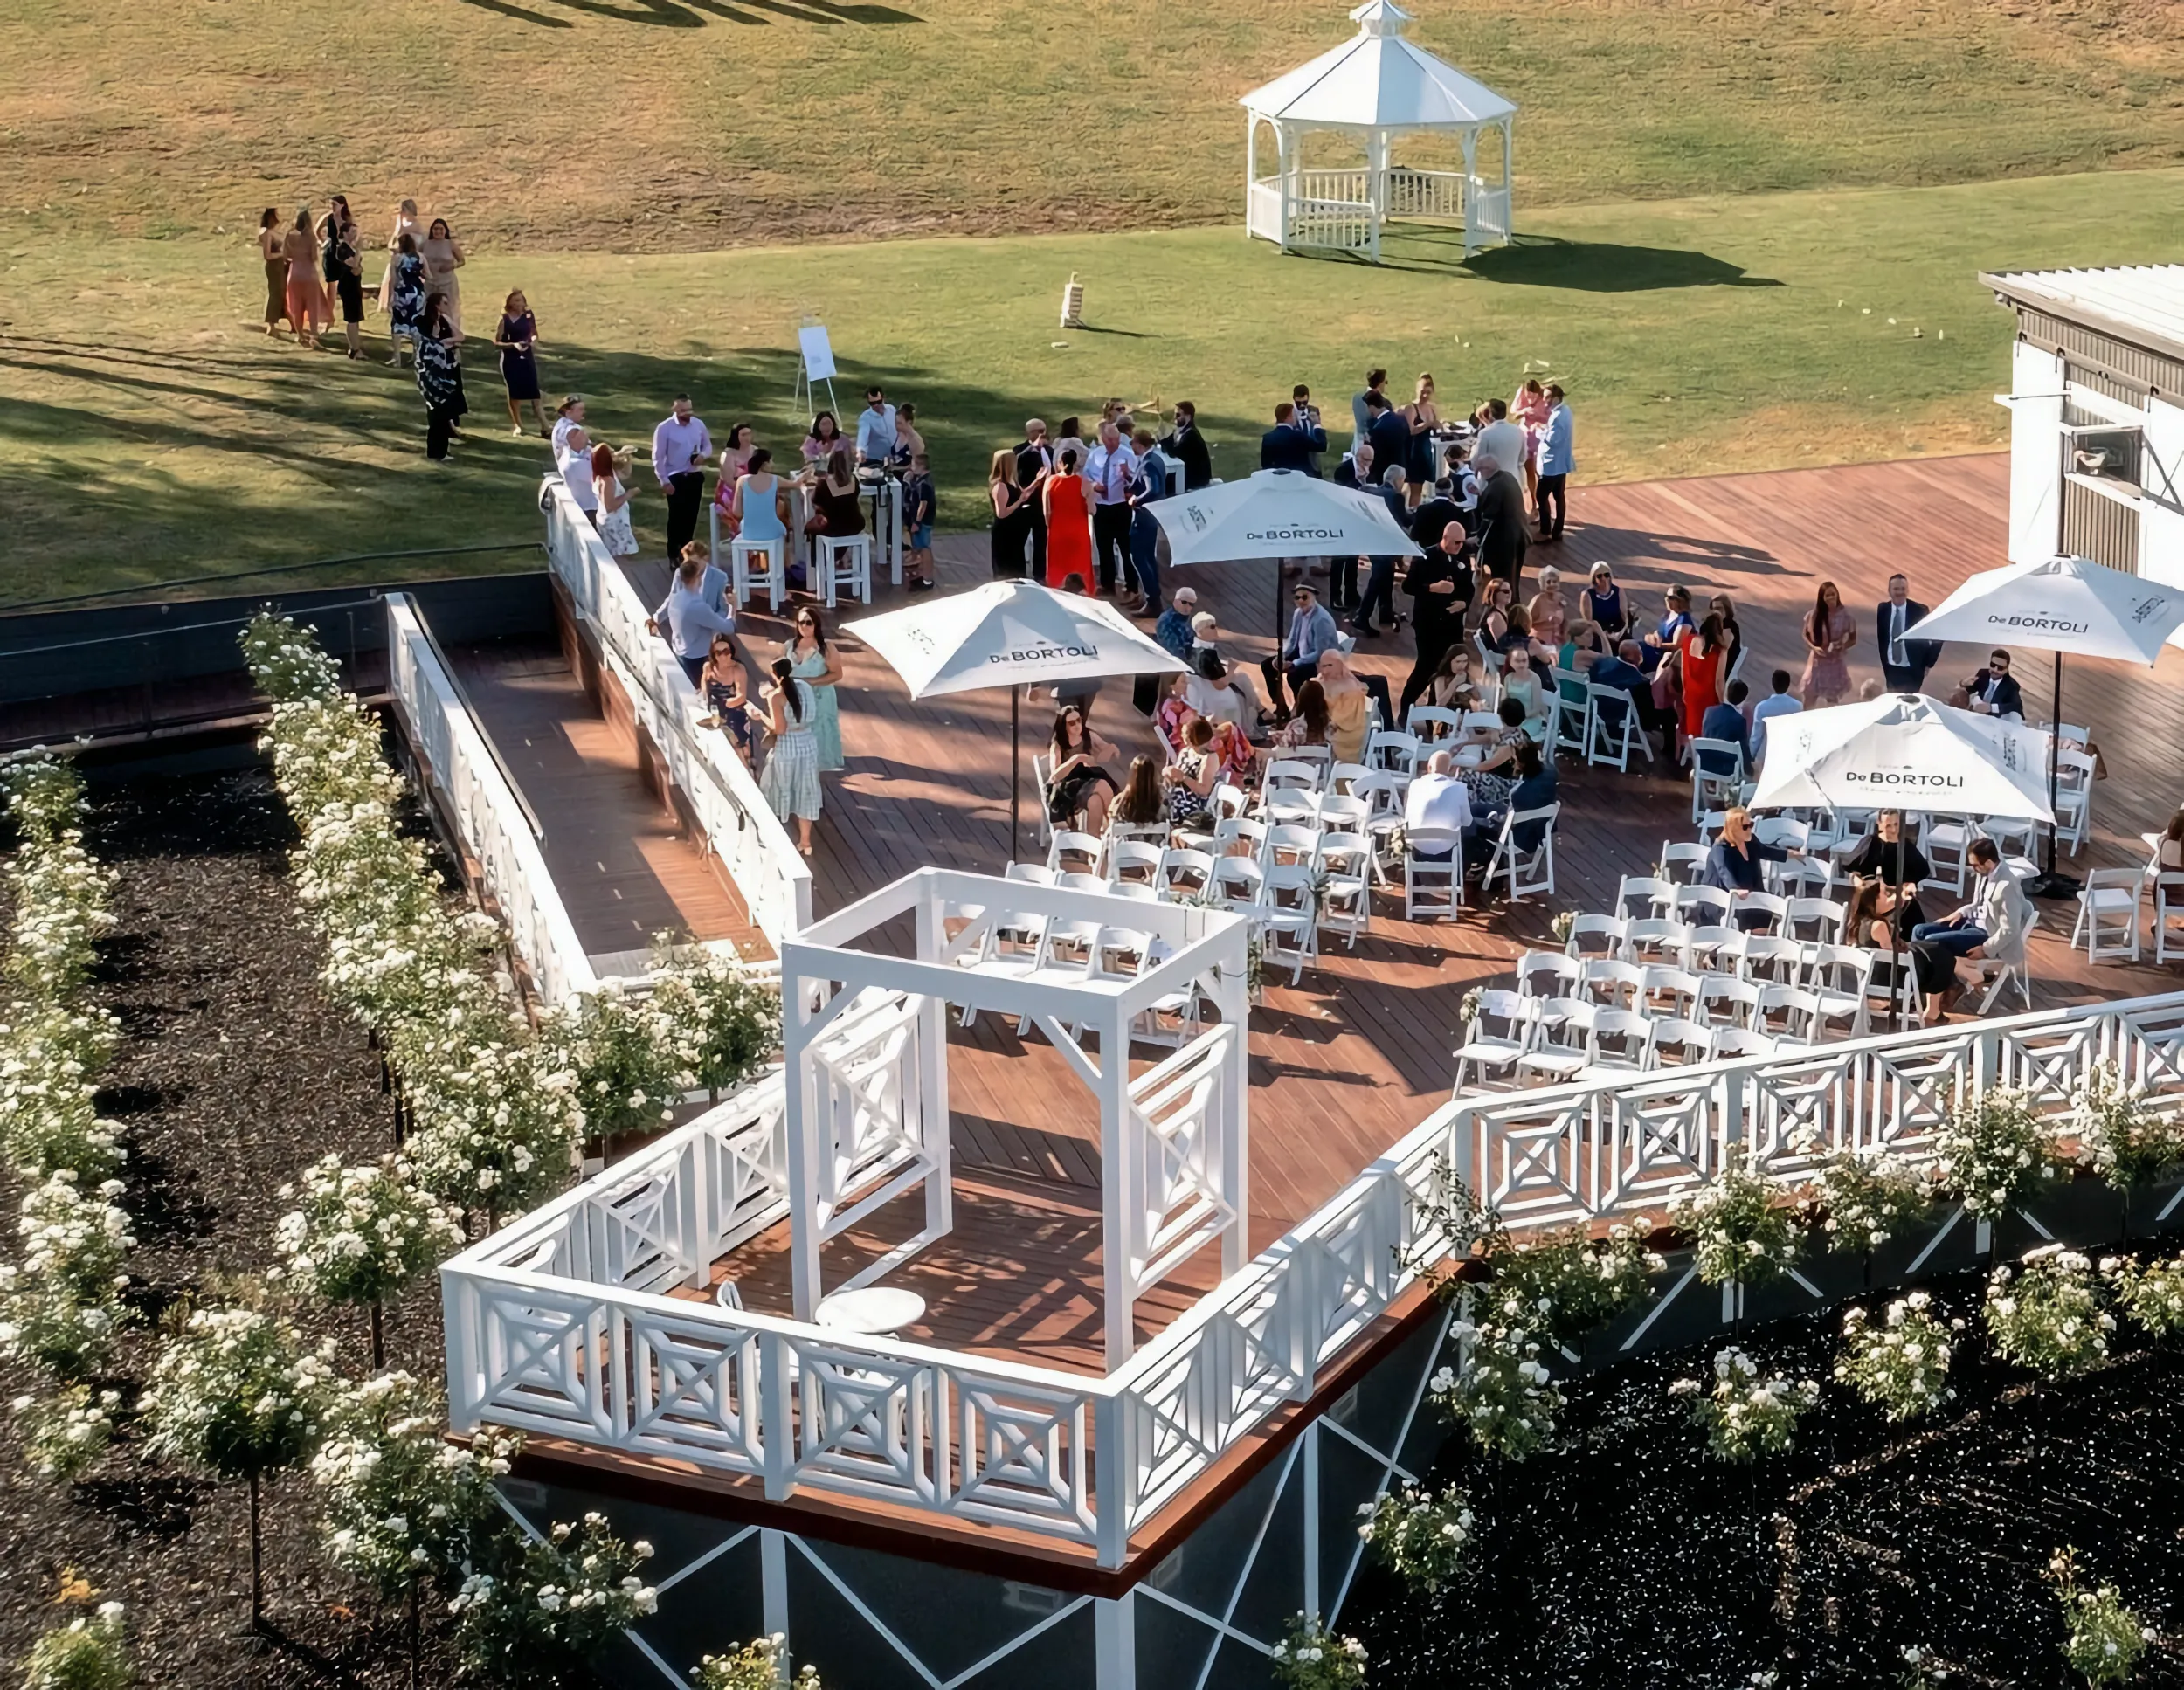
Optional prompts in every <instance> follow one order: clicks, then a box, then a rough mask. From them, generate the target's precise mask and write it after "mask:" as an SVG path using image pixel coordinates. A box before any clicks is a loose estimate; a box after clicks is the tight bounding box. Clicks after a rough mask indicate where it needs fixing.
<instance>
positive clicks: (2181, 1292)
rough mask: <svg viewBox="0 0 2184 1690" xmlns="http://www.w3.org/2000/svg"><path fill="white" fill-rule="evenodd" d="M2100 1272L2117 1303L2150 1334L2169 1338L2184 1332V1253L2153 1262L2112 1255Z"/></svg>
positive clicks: (2101, 1266) (2102, 1264)
mask: <svg viewBox="0 0 2184 1690" xmlns="http://www.w3.org/2000/svg"><path fill="white" fill-rule="evenodd" d="M2100 1271H2101V1276H2102V1278H2104V1279H2105V1280H2107V1281H2108V1282H2109V1284H2110V1286H2111V1287H2112V1288H2113V1289H2114V1291H2115V1293H2116V1303H2117V1306H2118V1307H2120V1308H2121V1309H2122V1310H2123V1311H2124V1313H2125V1314H2128V1315H2130V1316H2131V1318H2132V1320H2133V1321H2137V1322H2138V1323H2139V1325H2140V1326H2141V1327H2143V1328H2146V1331H2147V1332H2148V1333H2150V1334H2152V1335H2153V1336H2154V1337H2156V1338H2167V1337H2172V1336H2174V1335H2175V1334H2177V1333H2178V1332H2184V1256H2172V1257H2169V1258H2168V1259H2166V1260H2160V1261H2150V1262H2139V1261H2132V1260H2131V1259H2129V1258H2127V1257H2125V1258H2118V1257H2115V1256H2111V1257H2108V1258H2107V1259H2105V1260H2104V1261H2103V1262H2102V1263H2101V1265H2100Z"/></svg>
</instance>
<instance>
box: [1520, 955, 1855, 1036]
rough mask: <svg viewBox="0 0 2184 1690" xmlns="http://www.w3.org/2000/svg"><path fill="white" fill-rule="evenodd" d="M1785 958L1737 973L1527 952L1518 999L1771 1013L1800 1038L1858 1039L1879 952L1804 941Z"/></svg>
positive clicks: (1716, 1019)
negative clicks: (1775, 969) (1776, 966)
mask: <svg viewBox="0 0 2184 1690" xmlns="http://www.w3.org/2000/svg"><path fill="white" fill-rule="evenodd" d="M1803 950H1804V953H1805V954H1804V955H1801V956H1800V957H1797V958H1795V959H1794V960H1793V959H1791V958H1788V957H1785V958H1784V959H1783V961H1784V962H1785V964H1786V966H1785V968H1784V969H1783V970H1782V971H1781V972H1780V973H1768V974H1752V975H1739V974H1731V973H1729V972H1726V971H1724V970H1719V969H1691V968H1683V967H1678V966H1677V965H1676V964H1675V963H1672V962H1626V961H1624V960H1623V959H1622V958H1621V957H1617V956H1591V957H1586V958H1585V959H1584V960H1583V961H1581V962H1580V961H1579V960H1578V959H1576V958H1574V957H1569V956H1562V955H1558V954H1556V953H1555V952H1553V951H1528V952H1526V953H1525V954H1524V955H1523V956H1521V957H1519V958H1518V959H1517V996H1518V997H1537V998H1546V997H1573V998H1578V999H1580V1000H1583V1001H1588V1002H1593V1003H1598V1004H1606V1005H1608V1006H1610V1007H1612V1008H1616V1009H1632V1010H1650V1011H1654V1012H1655V1013H1659V1014H1669V1015H1675V1016H1680V1017H1683V1018H1684V1019H1687V1020H1692V1021H1703V1022H1706V1023H1709V1024H1725V1025H1730V1026H1739V1027H1752V1028H1754V1029H1756V1030H1758V1031H1771V1030H1772V1028H1771V1025H1770V1024H1771V1023H1772V1021H1773V1017H1774V1015H1775V1013H1776V1012H1777V1011H1780V1013H1781V1014H1783V1015H1785V1016H1787V1017H1789V1019H1790V1021H1791V1023H1792V1024H1794V1027H1795V1028H1796V1029H1797V1030H1798V1031H1799V1036H1800V1037H1802V1038H1810V1039H1813V1040H1818V1039H1819V1038H1821V1037H1823V1036H1824V1035H1826V1034H1828V1033H1829V1032H1831V1031H1840V1032H1842V1033H1843V1034H1846V1035H1849V1036H1851V1037H1857V1036H1860V1035H1863V1033H1865V1032H1866V1031H1869V1030H1870V1027H1871V1025H1872V1008H1873V1004H1874V1001H1875V998H1876V993H1877V994H1878V996H1879V997H1881V999H1882V1000H1883V1007H1885V999H1886V991H1887V988H1886V985H1885V983H1878V984H1876V976H1877V974H1878V965H1879V961H1880V959H1879V957H1878V956H1877V955H1876V953H1874V952H1872V951H1862V950H1859V949H1856V948H1855V947H1852V946H1849V945H1809V946H1806V947H1803Z"/></svg>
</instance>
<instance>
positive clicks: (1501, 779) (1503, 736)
mask: <svg viewBox="0 0 2184 1690" xmlns="http://www.w3.org/2000/svg"><path fill="white" fill-rule="evenodd" d="M1495 714H1496V715H1497V716H1498V717H1499V718H1500V719H1501V723H1502V725H1501V727H1500V728H1499V729H1497V730H1496V733H1495V734H1494V736H1493V737H1492V738H1491V739H1489V740H1487V741H1486V742H1484V743H1485V746H1486V750H1485V755H1482V756H1481V757H1480V759H1479V761H1478V762H1476V764H1475V765H1473V766H1472V767H1471V768H1469V769H1465V770H1464V771H1463V780H1464V784H1465V785H1467V786H1469V788H1470V789H1471V809H1472V813H1473V814H1474V815H1479V814H1483V813H1485V812H1487V811H1497V810H1507V809H1508V808H1509V799H1510V793H1512V792H1514V791H1515V790H1517V782H1518V781H1519V780H1520V779H1522V778H1523V775H1522V771H1521V770H1520V769H1519V767H1518V764H1517V751H1518V750H1519V748H1522V747H1524V746H1527V745H1530V744H1531V742H1532V739H1531V735H1530V734H1529V733H1527V732H1526V731H1525V728H1524V705H1523V704H1522V703H1520V702H1519V701H1518V700H1516V699H1503V700H1502V701H1501V703H1500V704H1498V705H1496V707H1495ZM1469 742H1470V743H1473V744H1477V743H1479V742H1478V741H1477V740H1476V739H1473V740H1470V741H1469Z"/></svg>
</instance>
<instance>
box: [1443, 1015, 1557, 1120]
mask: <svg viewBox="0 0 2184 1690" xmlns="http://www.w3.org/2000/svg"><path fill="white" fill-rule="evenodd" d="M1535 1007H1536V1004H1535V1002H1534V1000H1533V999H1531V998H1529V997H1518V996H1517V994H1516V993H1515V992H1513V991H1482V992H1481V993H1480V994H1479V1012H1478V1014H1477V1015H1476V1016H1475V1017H1472V1021H1471V1024H1470V1025H1469V1027H1467V1028H1466V1029H1465V1030H1464V1035H1463V1043H1462V1044H1461V1045H1457V1046H1456V1050H1455V1057H1456V1081H1455V1086H1453V1087H1452V1088H1451V1089H1450V1093H1449V1095H1450V1096H1451V1097H1452V1098H1460V1097H1462V1095H1463V1081H1464V1075H1465V1073H1466V1071H1467V1070H1476V1069H1486V1070H1489V1071H1491V1072H1493V1073H1506V1072H1507V1071H1509V1070H1510V1069H1511V1068H1514V1067H1515V1066H1517V1058H1518V1057H1520V1056H1522V1055H1524V1052H1525V1050H1526V1048H1527V1047H1528V1046H1529V1045H1530V1044H1531V1036H1532V1028H1533V1021H1532V1011H1533V1010H1534V1009H1535Z"/></svg>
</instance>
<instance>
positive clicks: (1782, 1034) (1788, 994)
mask: <svg viewBox="0 0 2184 1690" xmlns="http://www.w3.org/2000/svg"><path fill="white" fill-rule="evenodd" d="M1752 1030H1753V1031H1756V1032H1763V1033H1765V1034H1766V1036H1767V1037H1768V1038H1773V1039H1777V1040H1782V1039H1787V1040H1790V1041H1792V1042H1794V1043H1796V1044H1800V1045H1812V1044H1816V1043H1818V1042H1819V1038H1820V1000H1819V999H1818V998H1816V997H1814V996H1813V994H1812V993H1810V992H1809V991H1807V990H1805V989H1804V988H1803V987H1802V986H1786V985H1783V984H1782V983H1780V982H1779V981H1776V982H1773V983H1770V984H1767V985H1765V986H1762V987H1760V988H1759V1007H1758V1009H1757V1010H1756V1011H1754V1012H1753V1016H1752Z"/></svg>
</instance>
